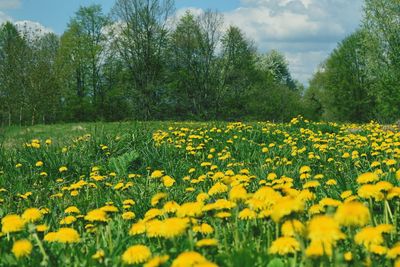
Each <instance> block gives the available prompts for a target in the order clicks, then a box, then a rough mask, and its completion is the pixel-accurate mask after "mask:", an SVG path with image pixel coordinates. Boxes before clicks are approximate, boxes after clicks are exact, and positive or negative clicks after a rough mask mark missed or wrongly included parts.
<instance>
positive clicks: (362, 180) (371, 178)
mask: <svg viewBox="0 0 400 267" xmlns="http://www.w3.org/2000/svg"><path fill="white" fill-rule="evenodd" d="M378 180H379V176H378V175H377V174H376V173H373V172H367V173H363V174H361V175H360V176H358V178H357V183H359V184H367V183H372V182H376V181H378Z"/></svg>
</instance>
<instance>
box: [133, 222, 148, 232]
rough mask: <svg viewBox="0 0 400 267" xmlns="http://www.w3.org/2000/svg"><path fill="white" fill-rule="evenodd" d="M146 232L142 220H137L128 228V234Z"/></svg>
mask: <svg viewBox="0 0 400 267" xmlns="http://www.w3.org/2000/svg"><path fill="white" fill-rule="evenodd" d="M145 232H146V223H145V222H144V221H139V222H137V223H135V224H133V225H132V226H131V229H130V230H129V234H130V235H139V234H143V233H145Z"/></svg>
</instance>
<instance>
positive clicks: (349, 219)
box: [335, 202, 371, 226]
mask: <svg viewBox="0 0 400 267" xmlns="http://www.w3.org/2000/svg"><path fill="white" fill-rule="evenodd" d="M370 217H371V216H370V213H369V209H368V208H367V207H366V206H364V205H363V204H362V203H360V202H347V203H344V204H342V205H340V206H339V208H338V209H337V211H336V214H335V220H336V221H337V222H338V223H339V224H340V225H343V226H364V225H366V224H367V223H368V222H369V221H370Z"/></svg>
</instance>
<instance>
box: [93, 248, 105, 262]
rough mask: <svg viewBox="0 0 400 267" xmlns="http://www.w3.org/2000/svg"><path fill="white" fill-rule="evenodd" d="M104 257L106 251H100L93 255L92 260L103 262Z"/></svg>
mask: <svg viewBox="0 0 400 267" xmlns="http://www.w3.org/2000/svg"><path fill="white" fill-rule="evenodd" d="M104 255H105V254H104V250H102V249H99V250H97V251H96V253H95V254H93V255H92V259H94V260H101V259H103V258H104Z"/></svg>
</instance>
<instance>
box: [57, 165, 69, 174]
mask: <svg viewBox="0 0 400 267" xmlns="http://www.w3.org/2000/svg"><path fill="white" fill-rule="evenodd" d="M58 171H59V172H61V173H62V172H66V171H68V168H67V167H66V166H61V167H60V168H59V169H58Z"/></svg>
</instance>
